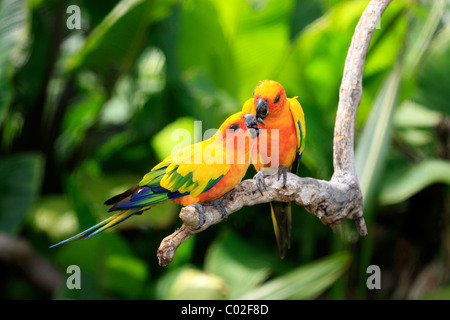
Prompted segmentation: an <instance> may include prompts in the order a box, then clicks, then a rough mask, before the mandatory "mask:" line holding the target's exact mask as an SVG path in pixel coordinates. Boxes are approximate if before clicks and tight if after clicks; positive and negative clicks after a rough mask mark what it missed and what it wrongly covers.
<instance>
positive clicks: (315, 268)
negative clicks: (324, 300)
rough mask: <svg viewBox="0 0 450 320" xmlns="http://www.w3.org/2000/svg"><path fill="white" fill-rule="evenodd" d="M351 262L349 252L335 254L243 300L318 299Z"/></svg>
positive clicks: (246, 296)
mask: <svg viewBox="0 0 450 320" xmlns="http://www.w3.org/2000/svg"><path fill="white" fill-rule="evenodd" d="M349 262H350V256H349V254H348V253H347V252H340V253H336V254H333V255H331V256H328V257H325V258H322V259H320V260H317V261H314V262H311V263H308V264H306V265H304V266H301V267H299V268H297V269H294V270H292V271H291V272H289V273H287V274H285V275H282V276H279V277H277V278H275V279H273V280H270V281H268V282H266V283H265V284H263V285H261V286H260V287H258V288H256V289H254V290H252V291H250V292H248V293H246V294H244V295H242V296H240V297H239V299H245V300H259V299H267V300H269V299H277V300H278V299H299V300H300V299H314V298H316V297H317V296H318V295H319V294H321V293H322V292H323V291H324V290H326V289H327V288H328V287H329V286H330V285H331V284H333V283H334V282H335V281H336V280H337V279H338V278H339V277H340V276H341V275H342V274H343V272H344V271H345V270H346V269H347V267H348V264H349Z"/></svg>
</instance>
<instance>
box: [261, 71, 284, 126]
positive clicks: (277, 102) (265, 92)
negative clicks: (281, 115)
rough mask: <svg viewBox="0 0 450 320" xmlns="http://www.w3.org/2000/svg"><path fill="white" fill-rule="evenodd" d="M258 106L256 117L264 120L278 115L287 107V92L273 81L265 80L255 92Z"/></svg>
mask: <svg viewBox="0 0 450 320" xmlns="http://www.w3.org/2000/svg"><path fill="white" fill-rule="evenodd" d="M253 99H254V103H255V105H256V117H257V119H258V120H264V119H265V118H266V117H268V116H269V115H274V114H277V113H278V112H279V111H280V110H281V109H282V108H283V107H284V106H285V105H286V99H287V98H286V92H285V91H284V89H283V86H282V85H281V84H279V83H278V82H276V81H273V80H264V81H261V82H260V84H259V85H258V86H257V87H256V88H255V90H254V91H253Z"/></svg>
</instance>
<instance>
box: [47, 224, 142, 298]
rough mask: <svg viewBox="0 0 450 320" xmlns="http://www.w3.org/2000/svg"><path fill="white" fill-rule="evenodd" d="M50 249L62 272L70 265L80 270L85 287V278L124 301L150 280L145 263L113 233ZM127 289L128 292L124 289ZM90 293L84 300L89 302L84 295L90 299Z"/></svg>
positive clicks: (135, 294)
mask: <svg viewBox="0 0 450 320" xmlns="http://www.w3.org/2000/svg"><path fill="white" fill-rule="evenodd" d="M49 250H50V251H51V253H52V254H53V255H54V256H55V257H56V261H57V265H58V266H59V267H60V268H61V269H62V270H66V269H67V267H68V266H70V265H77V266H79V267H80V269H81V273H82V274H81V280H82V283H81V285H82V286H83V281H84V280H83V278H84V277H87V278H88V279H93V280H94V281H95V284H96V287H100V288H102V290H101V291H102V292H104V291H106V292H114V293H115V294H117V295H118V296H119V297H120V298H122V299H132V298H137V297H138V295H139V294H140V293H141V292H142V290H143V289H144V285H145V281H146V280H147V279H148V277H149V272H148V269H147V266H146V263H145V262H144V261H142V260H141V259H139V258H138V257H136V256H135V255H134V253H133V251H132V250H131V248H130V247H129V246H128V245H127V243H126V242H125V241H124V240H122V238H121V237H120V236H119V235H117V234H115V233H113V232H103V233H102V234H100V235H96V236H94V237H92V238H88V239H86V240H79V241H76V242H71V243H66V244H64V245H61V246H59V247H56V248H51V249H49ZM91 285H92V284H91ZM124 287H127V288H128V289H127V290H123V288H124ZM120 288H122V289H120ZM85 289H88V288H85ZM90 289H91V290H96V289H95V288H92V287H91V288H90ZM103 290H104V291H103ZM80 291H83V287H82V290H80ZM94 293H95V291H94ZM90 294H91V293H90V292H85V293H83V294H82V295H81V298H83V299H86V298H85V296H84V295H87V296H88V297H89V295H90Z"/></svg>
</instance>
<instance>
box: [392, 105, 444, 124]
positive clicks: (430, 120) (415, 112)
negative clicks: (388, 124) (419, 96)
mask: <svg viewBox="0 0 450 320" xmlns="http://www.w3.org/2000/svg"><path fill="white" fill-rule="evenodd" d="M441 119H442V114H441V113H439V112H436V111H433V110H430V109H428V108H426V107H425V106H423V105H420V104H418V103H416V102H414V101H411V100H407V101H405V102H403V103H402V105H401V106H399V107H398V109H397V110H396V111H395V115H394V124H395V126H396V127H397V128H409V127H418V128H432V127H434V126H435V125H436V124H437V123H438V122H439V121H440V120H441Z"/></svg>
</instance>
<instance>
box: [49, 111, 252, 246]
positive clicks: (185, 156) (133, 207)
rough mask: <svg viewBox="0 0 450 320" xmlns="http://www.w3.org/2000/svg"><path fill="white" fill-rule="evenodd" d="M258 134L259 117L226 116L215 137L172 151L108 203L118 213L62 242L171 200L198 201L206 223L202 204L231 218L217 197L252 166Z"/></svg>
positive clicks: (198, 206) (85, 236)
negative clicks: (251, 152)
mask: <svg viewBox="0 0 450 320" xmlns="http://www.w3.org/2000/svg"><path fill="white" fill-rule="evenodd" d="M258 134H259V129H258V125H257V119H256V116H255V115H251V114H244V113H242V112H238V113H235V114H233V115H231V116H230V117H229V118H227V119H226V120H225V122H224V123H223V124H222V125H221V126H220V128H219V130H218V131H217V132H216V134H215V135H214V136H212V137H211V138H210V139H208V140H204V141H201V142H198V143H195V144H192V145H190V146H187V147H185V148H183V149H181V150H179V151H176V152H174V153H172V154H171V155H170V156H168V157H167V158H165V159H164V160H163V161H162V162H161V163H159V164H158V165H156V166H155V167H154V168H153V169H152V170H151V171H150V172H149V173H147V174H146V175H145V176H144V177H143V179H142V180H141V181H140V182H139V184H137V185H135V186H133V187H131V188H130V189H128V190H127V191H125V192H123V193H121V194H118V195H116V196H114V197H112V198H111V199H109V200H107V201H106V202H105V204H106V205H112V207H111V208H110V209H109V211H108V212H116V211H117V213H116V214H114V215H112V216H111V217H109V218H107V219H105V220H103V221H102V222H100V223H98V224H96V225H95V226H93V227H91V228H89V229H87V230H85V231H83V232H81V233H79V234H77V235H75V236H73V237H71V238H69V239H66V240H64V241H61V242H59V243H57V244H55V245H53V246H52V247H54V246H57V245H59V244H62V243H64V242H67V241H70V240H78V239H86V238H89V237H91V236H93V235H96V234H98V233H100V232H102V231H104V230H106V229H108V228H110V227H112V226H115V225H116V224H118V223H120V222H122V221H124V220H126V219H128V218H130V217H131V216H134V215H140V214H142V212H143V211H145V210H148V209H150V208H151V207H153V206H155V205H157V204H159V203H162V202H164V201H167V200H172V201H173V202H176V203H179V204H181V205H183V206H187V205H193V206H195V207H196V209H197V210H198V212H199V214H200V227H201V226H202V225H203V224H204V222H205V215H204V213H203V210H202V207H201V205H200V204H201V203H205V202H208V204H211V205H215V206H216V207H217V209H218V210H219V211H220V212H221V214H222V216H223V217H224V218H225V219H226V218H227V216H228V214H227V212H226V210H225V208H224V207H223V206H222V204H221V203H220V201H218V200H217V199H218V198H220V197H221V196H222V195H224V194H225V193H227V192H228V191H230V190H231V189H233V188H234V187H235V186H236V185H237V184H238V183H239V182H240V181H241V180H242V178H243V177H244V175H245V173H246V171H247V169H248V167H249V165H250V156H249V150H251V148H252V146H251V145H252V144H253V142H254V141H255V140H256V139H255V138H256V137H257V136H258Z"/></svg>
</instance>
